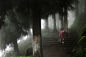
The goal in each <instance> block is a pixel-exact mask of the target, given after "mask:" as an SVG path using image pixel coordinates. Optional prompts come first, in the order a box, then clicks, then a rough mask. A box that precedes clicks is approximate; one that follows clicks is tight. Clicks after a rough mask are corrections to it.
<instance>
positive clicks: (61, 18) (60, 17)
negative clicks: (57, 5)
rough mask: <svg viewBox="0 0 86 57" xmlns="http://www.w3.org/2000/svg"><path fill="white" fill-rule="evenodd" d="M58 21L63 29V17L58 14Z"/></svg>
mask: <svg viewBox="0 0 86 57" xmlns="http://www.w3.org/2000/svg"><path fill="white" fill-rule="evenodd" d="M59 19H60V20H61V28H63V15H60V14H59Z"/></svg>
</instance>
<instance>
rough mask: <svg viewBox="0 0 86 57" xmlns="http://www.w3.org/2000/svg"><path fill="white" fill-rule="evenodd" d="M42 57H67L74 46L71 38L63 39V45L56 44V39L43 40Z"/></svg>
mask: <svg viewBox="0 0 86 57" xmlns="http://www.w3.org/2000/svg"><path fill="white" fill-rule="evenodd" d="M42 45H43V55H44V57H69V55H70V54H69V52H70V51H72V49H73V47H74V46H75V40H74V39H73V38H65V45H64V46H63V45H62V44H61V43H59V42H58V38H43V40H42Z"/></svg>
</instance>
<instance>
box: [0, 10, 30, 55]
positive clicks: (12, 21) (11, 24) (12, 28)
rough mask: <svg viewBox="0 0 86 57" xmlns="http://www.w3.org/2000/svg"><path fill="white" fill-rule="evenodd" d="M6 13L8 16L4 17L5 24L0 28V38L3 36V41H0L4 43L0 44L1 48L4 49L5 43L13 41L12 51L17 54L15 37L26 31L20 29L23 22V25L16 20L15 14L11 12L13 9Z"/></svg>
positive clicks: (24, 33)
mask: <svg viewBox="0 0 86 57" xmlns="http://www.w3.org/2000/svg"><path fill="white" fill-rule="evenodd" d="M7 15H8V16H6V19H5V23H6V26H5V27H3V28H2V29H1V36H2V37H1V38H3V39H2V41H3V42H1V43H4V44H2V49H5V48H6V45H7V44H10V43H13V44H14V51H15V53H16V55H19V49H18V44H17V39H18V38H20V36H21V34H23V35H26V34H27V32H25V31H24V30H23V29H22V28H24V27H25V23H24V26H23V25H22V24H23V23H22V22H21V23H20V22H18V20H17V16H16V15H15V13H14V12H13V10H10V11H8V13H7ZM23 22H24V21H23ZM26 23H27V22H26ZM28 27H29V26H28ZM9 34H10V35H9Z"/></svg>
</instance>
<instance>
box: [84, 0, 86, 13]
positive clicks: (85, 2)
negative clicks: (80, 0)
mask: <svg viewBox="0 0 86 57" xmlns="http://www.w3.org/2000/svg"><path fill="white" fill-rule="evenodd" d="M84 12H86V0H85V10H84Z"/></svg>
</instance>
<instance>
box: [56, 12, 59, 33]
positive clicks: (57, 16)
mask: <svg viewBox="0 0 86 57" xmlns="http://www.w3.org/2000/svg"><path fill="white" fill-rule="evenodd" d="M56 16H57V17H56V18H57V30H58V32H59V31H60V30H59V14H58V13H57V14H56Z"/></svg>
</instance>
